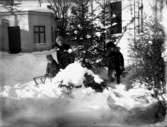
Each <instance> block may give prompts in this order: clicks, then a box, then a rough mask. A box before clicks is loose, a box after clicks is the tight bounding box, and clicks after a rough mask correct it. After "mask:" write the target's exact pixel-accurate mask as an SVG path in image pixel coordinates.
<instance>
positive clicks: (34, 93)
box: [0, 62, 158, 127]
mask: <svg viewBox="0 0 167 127" xmlns="http://www.w3.org/2000/svg"><path fill="white" fill-rule="evenodd" d="M85 74H88V75H91V76H92V77H93V78H94V82H95V83H97V84H98V85H101V84H102V82H103V79H101V78H100V77H99V76H98V75H97V74H95V73H93V71H91V70H88V69H87V68H84V67H82V66H81V64H80V63H79V62H75V63H73V64H70V65H69V66H67V67H66V68H65V69H64V70H61V71H60V72H59V73H58V74H57V75H56V77H55V78H53V79H47V80H46V81H45V84H42V83H41V84H39V85H36V84H35V83H34V82H33V81H30V82H28V83H25V84H16V85H13V86H4V87H2V88H1V91H0V96H1V102H2V120H3V124H4V125H5V126H8V127H11V126H28V127H29V126H35V127H38V126H39V127H42V126H45V127H50V126H53V125H54V126H70V125H71V124H72V125H71V126H78V124H80V125H82V124H83V125H89V126H96V125H97V124H98V125H99V124H101V123H103V124H106V123H107V124H112V125H113V124H114V123H115V124H118V123H124V124H125V123H126V124H145V123H154V122H155V113H156V111H158V105H157V100H155V99H154V98H153V97H152V96H151V94H152V91H149V90H147V89H146V88H144V87H134V88H132V89H130V90H126V89H125V86H124V85H123V84H120V85H115V86H112V87H106V89H104V90H103V92H101V93H97V92H95V90H93V89H92V88H90V87H87V88H85V87H84V81H85V80H86V78H85V76H84V75H85ZM60 84H63V85H67V86H68V85H71V84H73V85H74V86H82V87H81V88H74V89H72V91H71V93H68V90H67V89H66V88H60V87H59V85H60ZM88 114H89V115H88ZM102 126H104V125H102Z"/></svg>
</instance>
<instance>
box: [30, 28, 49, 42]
mask: <svg viewBox="0 0 167 127" xmlns="http://www.w3.org/2000/svg"><path fill="white" fill-rule="evenodd" d="M33 37H34V38H33V41H34V43H37V44H45V43H46V28H45V25H34V26H33ZM36 37H37V38H38V39H37V38H36ZM42 37H43V39H42Z"/></svg>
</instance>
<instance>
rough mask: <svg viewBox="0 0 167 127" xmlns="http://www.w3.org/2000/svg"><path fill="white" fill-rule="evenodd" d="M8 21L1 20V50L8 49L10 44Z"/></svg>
mask: <svg viewBox="0 0 167 127" xmlns="http://www.w3.org/2000/svg"><path fill="white" fill-rule="evenodd" d="M8 25H9V24H8V22H7V21H5V20H2V21H1V22H0V50H1V51H8V50H9V44H8Z"/></svg>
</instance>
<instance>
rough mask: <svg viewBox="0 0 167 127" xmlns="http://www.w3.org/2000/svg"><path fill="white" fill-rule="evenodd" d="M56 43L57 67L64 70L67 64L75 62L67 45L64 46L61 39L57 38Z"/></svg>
mask: <svg viewBox="0 0 167 127" xmlns="http://www.w3.org/2000/svg"><path fill="white" fill-rule="evenodd" d="M56 43H57V60H58V63H59V67H60V68H61V69H64V68H65V67H66V66H67V65H68V64H70V63H73V62H74V60H75V57H74V54H73V53H72V49H71V47H70V46H69V45H68V44H64V42H63V38H62V37H61V36H58V37H57V39H56ZM70 51H71V52H70Z"/></svg>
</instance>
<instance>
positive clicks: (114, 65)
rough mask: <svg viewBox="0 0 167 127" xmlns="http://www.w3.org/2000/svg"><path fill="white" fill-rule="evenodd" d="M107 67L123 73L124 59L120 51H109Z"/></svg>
mask: <svg viewBox="0 0 167 127" xmlns="http://www.w3.org/2000/svg"><path fill="white" fill-rule="evenodd" d="M106 57H107V66H108V68H109V70H116V71H123V70H124V58H123V55H122V53H121V52H120V51H111V50H109V51H107V53H106Z"/></svg>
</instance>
